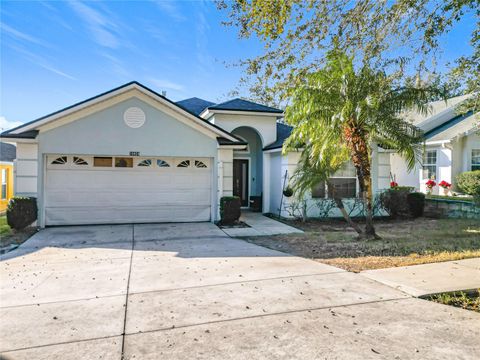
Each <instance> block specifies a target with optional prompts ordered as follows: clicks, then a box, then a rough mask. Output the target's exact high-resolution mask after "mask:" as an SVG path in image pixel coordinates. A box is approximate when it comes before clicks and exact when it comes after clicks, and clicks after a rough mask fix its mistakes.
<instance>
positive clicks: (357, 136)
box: [344, 124, 380, 239]
mask: <svg viewBox="0 0 480 360" xmlns="http://www.w3.org/2000/svg"><path fill="white" fill-rule="evenodd" d="M344 136H345V140H346V142H347V146H348V148H349V149H350V153H351V155H352V162H353V165H354V166H355V169H356V171H357V177H358V183H359V185H360V195H361V196H362V197H363V201H364V204H365V209H366V213H365V233H364V237H365V238H366V239H379V238H380V237H379V236H378V235H377V234H376V232H375V227H374V226H373V192H372V177H371V166H370V151H371V149H370V146H369V144H368V141H367V140H366V137H367V136H366V134H365V132H364V131H363V130H362V129H360V128H357V127H355V126H352V125H351V124H349V125H347V126H345V128H344Z"/></svg>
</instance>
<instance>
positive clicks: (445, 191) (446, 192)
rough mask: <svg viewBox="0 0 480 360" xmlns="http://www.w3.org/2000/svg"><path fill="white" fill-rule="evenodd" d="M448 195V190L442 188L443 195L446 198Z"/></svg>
mask: <svg viewBox="0 0 480 360" xmlns="http://www.w3.org/2000/svg"><path fill="white" fill-rule="evenodd" d="M449 193H450V189H449V188H443V195H445V196H448V194H449Z"/></svg>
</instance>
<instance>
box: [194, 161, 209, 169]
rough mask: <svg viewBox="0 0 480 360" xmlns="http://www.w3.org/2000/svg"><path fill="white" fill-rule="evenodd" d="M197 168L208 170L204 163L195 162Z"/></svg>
mask: <svg viewBox="0 0 480 360" xmlns="http://www.w3.org/2000/svg"><path fill="white" fill-rule="evenodd" d="M195 167H197V168H206V167H207V165H205V163H204V162H203V161H199V160H195Z"/></svg>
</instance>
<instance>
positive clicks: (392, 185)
mask: <svg viewBox="0 0 480 360" xmlns="http://www.w3.org/2000/svg"><path fill="white" fill-rule="evenodd" d="M396 187H398V183H397V182H396V181H395V180H393V181H390V188H392V189H393V188H396Z"/></svg>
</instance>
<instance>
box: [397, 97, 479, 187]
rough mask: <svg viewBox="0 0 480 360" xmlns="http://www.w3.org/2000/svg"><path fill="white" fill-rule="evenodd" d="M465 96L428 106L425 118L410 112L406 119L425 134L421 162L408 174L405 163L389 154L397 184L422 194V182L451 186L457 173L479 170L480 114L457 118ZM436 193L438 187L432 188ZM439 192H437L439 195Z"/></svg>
mask: <svg viewBox="0 0 480 360" xmlns="http://www.w3.org/2000/svg"><path fill="white" fill-rule="evenodd" d="M467 97H468V95H465V96H458V97H455V98H451V99H448V100H447V101H444V100H440V101H435V102H432V103H430V104H429V105H430V111H429V113H428V114H427V115H421V114H418V113H410V114H408V115H407V119H408V120H409V121H411V122H412V123H413V124H415V125H416V126H418V127H419V128H420V129H422V130H423V131H424V132H425V149H424V153H423V161H422V162H421V163H418V164H417V165H416V166H415V168H414V169H413V170H412V171H408V169H407V166H406V163H405V161H404V160H403V159H402V158H401V157H400V156H399V155H398V154H396V153H392V154H391V155H390V164H391V172H392V175H393V176H395V180H396V182H397V183H398V184H399V185H404V186H413V187H415V188H416V189H418V190H420V191H423V192H425V191H426V187H425V183H426V182H427V181H428V180H429V179H434V180H435V182H436V183H437V184H438V183H439V182H440V181H442V180H445V181H447V182H449V183H452V184H453V188H452V189H453V190H458V189H456V187H455V178H456V176H457V175H458V174H460V173H462V172H465V171H471V170H480V135H479V130H480V128H479V123H480V114H479V113H477V114H472V113H467V114H465V115H459V113H458V111H457V110H456V107H457V106H459V105H460V104H461V103H462V102H463V101H464V100H465V99H466V98H467ZM433 193H434V194H438V193H439V187H438V186H436V187H435V188H434V189H433ZM440 193H441V192H440Z"/></svg>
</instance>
